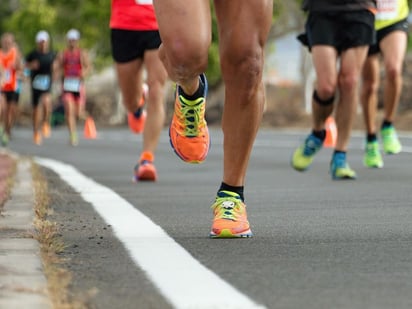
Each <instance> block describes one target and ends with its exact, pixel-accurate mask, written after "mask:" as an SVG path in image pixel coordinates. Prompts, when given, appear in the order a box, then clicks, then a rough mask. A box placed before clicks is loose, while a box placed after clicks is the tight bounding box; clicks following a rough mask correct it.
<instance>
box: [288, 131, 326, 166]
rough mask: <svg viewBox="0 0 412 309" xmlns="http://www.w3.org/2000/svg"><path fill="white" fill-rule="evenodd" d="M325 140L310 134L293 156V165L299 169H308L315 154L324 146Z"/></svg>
mask: <svg viewBox="0 0 412 309" xmlns="http://www.w3.org/2000/svg"><path fill="white" fill-rule="evenodd" d="M322 145H323V141H322V140H321V139H320V138H317V137H316V136H315V135H313V134H310V135H309V136H308V137H307V138H306V139H305V142H304V143H303V144H302V145H300V146H299V147H298V148H297V149H296V150H295V152H294V153H293V156H292V162H291V164H292V167H293V168H294V169H295V170H297V171H300V172H302V171H305V170H307V169H308V168H309V167H310V165H311V164H312V162H313V159H314V157H315V154H316V153H317V152H318V151H319V150H320V149H321V148H322Z"/></svg>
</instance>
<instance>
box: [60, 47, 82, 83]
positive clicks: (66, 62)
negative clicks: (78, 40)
mask: <svg viewBox="0 0 412 309" xmlns="http://www.w3.org/2000/svg"><path fill="white" fill-rule="evenodd" d="M63 75H64V76H71V77H81V76H82V62H81V57H80V48H76V49H74V50H68V49H66V50H65V51H64V53H63Z"/></svg>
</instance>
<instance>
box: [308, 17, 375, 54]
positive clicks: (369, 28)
mask: <svg viewBox="0 0 412 309" xmlns="http://www.w3.org/2000/svg"><path fill="white" fill-rule="evenodd" d="M374 23H375V17H374V15H373V13H372V12H370V11H368V10H360V11H348V12H346V11H345V12H311V13H309V16H308V19H307V21H306V36H307V44H308V47H309V49H310V48H312V47H313V46H315V45H328V46H333V47H335V48H336V50H337V51H338V52H339V53H341V52H342V51H344V50H347V49H349V48H353V47H357V46H363V45H372V44H374V43H375V35H376V32H375V28H374Z"/></svg>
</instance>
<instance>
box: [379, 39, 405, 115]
mask: <svg viewBox="0 0 412 309" xmlns="http://www.w3.org/2000/svg"><path fill="white" fill-rule="evenodd" d="M406 44H407V35H406V33H405V32H403V31H394V32H392V33H390V34H389V35H387V36H386V37H385V38H384V39H383V40H382V42H381V44H380V45H381V49H382V52H383V57H384V65H385V74H386V78H385V91H384V108H385V115H384V119H385V120H388V121H391V122H392V121H393V120H394V118H395V115H396V111H397V108H398V105H399V99H400V96H401V91H402V82H403V81H402V64H403V61H404V58H405V51H406Z"/></svg>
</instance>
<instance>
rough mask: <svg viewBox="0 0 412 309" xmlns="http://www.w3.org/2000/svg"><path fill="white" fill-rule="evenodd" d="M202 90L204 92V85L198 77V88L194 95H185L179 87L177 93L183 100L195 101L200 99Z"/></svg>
mask: <svg viewBox="0 0 412 309" xmlns="http://www.w3.org/2000/svg"><path fill="white" fill-rule="evenodd" d="M204 90H205V84H204V83H203V82H202V79H201V78H200V77H199V88H197V90H196V91H195V93H194V94H192V95H188V94H186V93H185V92H184V91H183V89H182V87H179V93H180V94H181V95H182V96H183V97H184V98H185V99H188V100H195V99H197V98H199V97H201V96H202V95H203V92H204Z"/></svg>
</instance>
